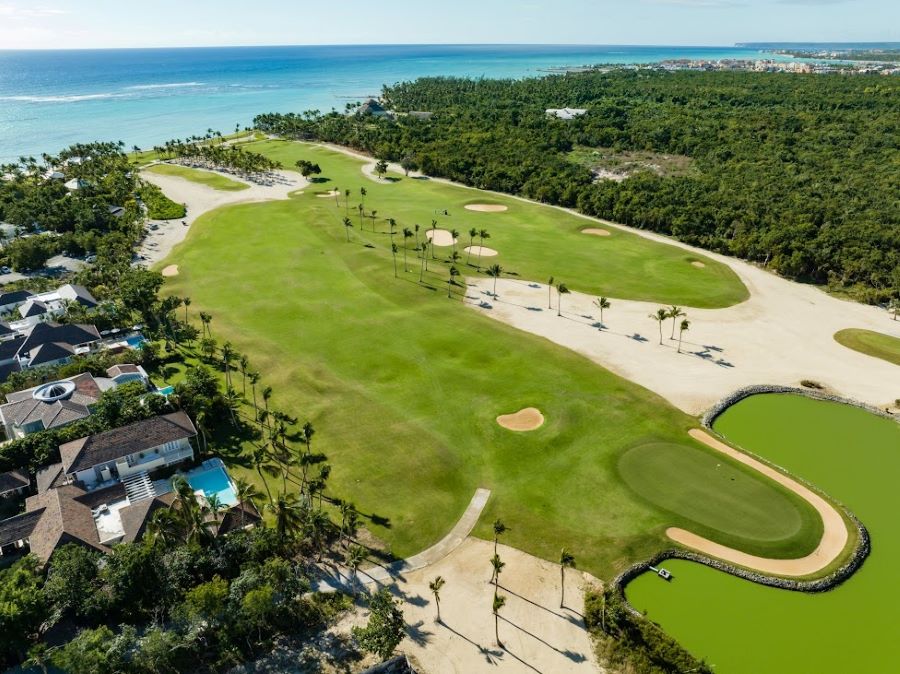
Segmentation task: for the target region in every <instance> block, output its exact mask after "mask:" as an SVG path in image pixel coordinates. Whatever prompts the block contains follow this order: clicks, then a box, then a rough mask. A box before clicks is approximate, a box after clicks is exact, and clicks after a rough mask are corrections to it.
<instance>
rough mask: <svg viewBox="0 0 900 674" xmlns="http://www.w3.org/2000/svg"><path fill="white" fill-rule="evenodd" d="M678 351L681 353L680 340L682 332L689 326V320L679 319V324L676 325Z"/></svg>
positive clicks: (682, 335)
mask: <svg viewBox="0 0 900 674" xmlns="http://www.w3.org/2000/svg"><path fill="white" fill-rule="evenodd" d="M678 327H679V330H678V353H681V340H682V338H683V337H684V333H685V332H687V331H688V330H689V329H690V327H691V322H690V321H689V320H687V319H684V320H683V321H681V325H679V326H678Z"/></svg>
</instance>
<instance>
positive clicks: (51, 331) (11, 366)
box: [0, 323, 100, 381]
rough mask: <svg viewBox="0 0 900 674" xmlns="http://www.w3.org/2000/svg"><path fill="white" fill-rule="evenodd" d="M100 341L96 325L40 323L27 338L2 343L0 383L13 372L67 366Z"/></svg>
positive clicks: (0, 345) (21, 337)
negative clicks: (47, 366)
mask: <svg viewBox="0 0 900 674" xmlns="http://www.w3.org/2000/svg"><path fill="white" fill-rule="evenodd" d="M99 341H100V333H99V332H98V331H97V328H96V327H94V326H93V325H80V324H76V323H70V324H65V325H58V324H56V323H38V324H37V325H35V326H34V327H33V328H31V330H30V332H28V334H27V335H20V336H18V337H14V338H13V339H8V340H6V341H0V381H3V380H5V379H6V378H7V377H8V376H9V374H10V373H11V372H18V371H20V370H24V369H27V368H33V367H41V366H46V365H59V364H61V363H67V362H69V361H70V360H71V359H72V358H73V357H74V356H76V355H82V354H86V353H90V352H91V351H92V350H93V349H94V348H95V346H96V344H97V342H99Z"/></svg>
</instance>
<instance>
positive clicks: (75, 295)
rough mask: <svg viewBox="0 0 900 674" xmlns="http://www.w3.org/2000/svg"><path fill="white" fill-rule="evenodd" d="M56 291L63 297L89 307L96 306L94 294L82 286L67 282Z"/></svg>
mask: <svg viewBox="0 0 900 674" xmlns="http://www.w3.org/2000/svg"><path fill="white" fill-rule="evenodd" d="M56 292H57V294H58V295H59V296H60V297H62V298H63V299H65V300H70V301H73V302H78V304H81V305H83V306H86V307H88V308H89V309H90V308H93V307H96V306H97V300H95V299H94V296H93V295H91V293H90V291H89V290H88V289H87V288H85V287H84V286H80V285H76V284H74V283H67V284H66V285H64V286H62V287H60V289H59V290H57V291H56Z"/></svg>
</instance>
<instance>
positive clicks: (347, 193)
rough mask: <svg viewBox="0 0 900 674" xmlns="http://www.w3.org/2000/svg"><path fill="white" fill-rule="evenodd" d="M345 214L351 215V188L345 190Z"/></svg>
mask: <svg viewBox="0 0 900 674" xmlns="http://www.w3.org/2000/svg"><path fill="white" fill-rule="evenodd" d="M344 207H345V215H346V216H347V217H350V190H344Z"/></svg>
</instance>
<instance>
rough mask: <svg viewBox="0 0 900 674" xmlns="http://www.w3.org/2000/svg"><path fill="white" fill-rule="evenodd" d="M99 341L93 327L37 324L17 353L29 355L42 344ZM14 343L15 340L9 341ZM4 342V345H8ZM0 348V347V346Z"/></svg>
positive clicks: (73, 343) (74, 344)
mask: <svg viewBox="0 0 900 674" xmlns="http://www.w3.org/2000/svg"><path fill="white" fill-rule="evenodd" d="M99 339H100V333H99V332H97V328H95V327H94V326H93V325H80V324H77V323H67V324H64V325H59V324H57V323H38V324H37V325H35V326H34V328H32V329H31V332H30V333H28V336H27V337H26V338H25V343H24V344H22V345H21V346H20V347H19V353H23V354H25V353H29V352H30V351H31V350H32V349H35V348H37V347H39V346H41V345H42V344H48V343H50V342H56V343H58V344H71V345H72V346H77V345H78V344H86V343H89V342H96V341H98V340H99ZM11 341H16V340H11ZM8 343H9V342H5V343H4V344H8ZM0 347H2V345H0Z"/></svg>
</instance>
